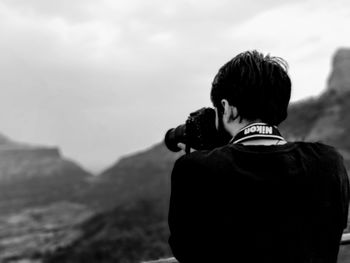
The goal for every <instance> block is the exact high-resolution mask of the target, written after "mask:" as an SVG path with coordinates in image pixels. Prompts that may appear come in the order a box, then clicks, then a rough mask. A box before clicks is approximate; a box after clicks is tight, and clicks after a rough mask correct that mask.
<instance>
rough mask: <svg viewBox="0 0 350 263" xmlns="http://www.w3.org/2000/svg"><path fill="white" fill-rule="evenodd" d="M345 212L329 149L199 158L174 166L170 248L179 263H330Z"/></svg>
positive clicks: (250, 149)
mask: <svg viewBox="0 0 350 263" xmlns="http://www.w3.org/2000/svg"><path fill="white" fill-rule="evenodd" d="M348 205H349V180H348V176H347V172H346V169H345V167H344V164H343V159H342V157H341V156H340V155H339V154H338V153H337V151H336V150H335V149H334V148H333V147H330V146H327V145H324V144H321V143H304V142H296V143H287V144H285V145H274V146H257V145H256V146H243V145H240V144H234V145H232V144H231V145H227V146H224V147H221V148H217V149H215V150H213V151H197V152H193V153H191V154H188V155H184V156H183V157H181V158H180V159H178V160H177V161H176V163H175V165H174V169H173V172H172V179H171V198H170V209H169V227H170V232H171V236H170V238H169V244H170V247H171V249H172V251H173V254H174V256H175V257H176V258H177V259H178V260H179V262H180V263H187V262H188V263H195V262H198V263H202V262H218V263H219V262H247V263H250V262H252V263H253V262H254V263H257V262H269V263H274V262H276V263H277V262H278V263H299V262H303V263H304V262H305V263H306V262H309V263H311V262H312V263H315V262H317V263H320V262H327V263H335V262H336V258H337V254H338V250H339V241H340V239H341V235H342V232H343V229H344V228H345V227H346V226H347V215H348Z"/></svg>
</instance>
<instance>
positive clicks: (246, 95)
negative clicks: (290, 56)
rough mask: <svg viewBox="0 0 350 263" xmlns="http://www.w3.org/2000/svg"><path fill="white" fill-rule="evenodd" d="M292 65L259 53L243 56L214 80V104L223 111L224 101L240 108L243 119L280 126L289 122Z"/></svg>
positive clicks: (247, 52) (239, 111) (235, 58)
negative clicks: (289, 70) (284, 122)
mask: <svg viewBox="0 0 350 263" xmlns="http://www.w3.org/2000/svg"><path fill="white" fill-rule="evenodd" d="M287 70H288V64H287V62H286V61H284V60H283V59H281V58H278V57H270V55H266V56H264V55H263V54H261V53H259V52H258V51H256V50H254V51H246V52H243V53H241V54H239V55H237V56H236V57H234V58H233V59H232V60H230V61H229V62H227V63H226V64H225V65H223V66H222V67H221V68H220V70H219V72H218V73H217V75H216V76H215V78H214V81H213V84H212V89H211V101H212V103H213V105H214V107H216V108H218V110H219V111H222V106H221V100H222V99H226V100H227V101H228V102H229V104H230V105H232V106H235V107H237V110H238V113H239V115H240V118H241V119H242V118H244V119H247V120H256V119H260V120H261V121H263V122H266V123H268V124H270V125H278V124H280V123H281V122H282V121H283V120H285V119H286V118H287V108H288V104H289V100H290V95H291V81H290V78H289V76H288V74H287Z"/></svg>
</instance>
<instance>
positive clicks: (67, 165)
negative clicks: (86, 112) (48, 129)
mask: <svg viewBox="0 0 350 263" xmlns="http://www.w3.org/2000/svg"><path fill="white" fill-rule="evenodd" d="M90 176H91V175H90V174H89V173H88V172H86V171H85V170H84V169H82V168H81V167H80V166H79V165H78V164H76V163H74V162H72V161H69V160H67V159H65V158H63V157H62V156H61V154H60V152H59V149H58V148H50V147H42V146H32V145H27V144H23V143H17V142H14V141H12V140H10V139H8V138H7V137H5V136H3V135H0V212H1V214H5V213H10V212H18V211H19V210H20V209H24V208H28V207H33V206H37V205H40V206H41V205H46V204H50V203H52V202H56V201H64V200H66V201H68V200H75V199H78V197H79V195H80V192H81V191H82V189H84V188H86V187H87V186H88V182H87V179H88V178H90Z"/></svg>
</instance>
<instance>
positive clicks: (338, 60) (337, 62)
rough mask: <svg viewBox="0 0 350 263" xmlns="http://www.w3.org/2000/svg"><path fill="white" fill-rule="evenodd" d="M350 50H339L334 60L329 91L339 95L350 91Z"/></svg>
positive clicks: (329, 80)
mask: <svg viewBox="0 0 350 263" xmlns="http://www.w3.org/2000/svg"><path fill="white" fill-rule="evenodd" d="M349 73H350V49H347V48H342V49H339V50H338V51H337V52H336V54H335V56H334V58H333V72H332V73H331V75H330V77H329V79H328V89H329V90H331V91H335V92H337V93H343V92H347V91H350V74H349Z"/></svg>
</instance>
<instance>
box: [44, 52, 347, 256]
mask: <svg viewBox="0 0 350 263" xmlns="http://www.w3.org/2000/svg"><path fill="white" fill-rule="evenodd" d="M347 69H349V70H347ZM347 72H350V50H349V49H340V50H339V51H337V52H336V54H335V56H334V59H333V71H332V73H331V74H330V77H329V80H328V88H327V90H326V91H324V93H323V94H321V95H320V96H318V97H315V98H309V99H306V100H304V101H300V102H297V103H294V104H292V105H290V108H289V117H288V119H287V120H286V121H285V122H284V123H283V125H281V127H280V128H281V132H282V134H283V135H284V136H285V137H286V138H287V139H288V140H289V141H296V140H307V141H322V142H324V143H327V144H331V145H333V146H335V147H336V148H337V149H338V150H339V151H340V152H341V153H342V154H343V156H344V159H345V162H346V165H347V168H348V169H349V168H350V137H348V136H347V135H348V134H349V132H350V115H348V112H350V85H349V83H350V75H349V74H347ZM178 157H179V154H174V153H172V152H170V151H169V150H167V149H166V147H165V146H164V144H163V143H159V144H157V145H155V146H153V147H152V148H150V149H148V150H145V151H143V152H140V153H136V154H134V155H131V156H128V157H125V158H122V159H120V160H119V161H118V162H116V163H115V164H114V165H112V166H111V167H110V168H108V169H107V170H105V171H104V172H103V173H102V174H101V175H100V176H99V177H97V178H96V179H95V180H94V182H93V183H92V185H91V188H90V189H89V191H88V194H87V195H86V200H88V202H90V203H93V204H94V206H96V207H100V208H101V209H111V208H112V207H114V206H117V207H116V208H114V209H111V210H110V211H107V212H104V213H102V214H100V215H98V216H96V217H94V218H93V219H91V220H90V221H87V222H85V224H84V225H82V226H81V229H83V232H84V233H85V234H86V235H85V236H84V237H82V238H81V239H79V240H77V242H75V243H74V244H73V245H71V246H69V247H67V248H63V249H62V250H60V251H59V252H57V253H52V254H50V255H48V257H47V258H46V262H125V263H129V262H140V261H141V260H145V259H149V258H151V257H150V255H149V254H147V251H152V255H154V256H153V258H154V259H156V258H157V257H158V256H162V255H166V254H167V253H169V250H168V249H169V248H168V246H167V243H166V242H167V241H166V236H167V231H168V230H167V227H166V219H167V209H168V200H169V195H170V174H171V170H172V166H173V164H174V161H175V160H176V159H177V158H178ZM145 204H147V206H145ZM145 207H147V209H145ZM128 216H130V218H129V219H128V218H127V217H128ZM150 218H154V220H153V221H147V220H149V219H150ZM124 220H125V221H124ZM144 220H146V221H147V224H146V225H147V226H146V225H145V224H144V222H145V221H144ZM122 225H124V227H122ZM149 225H151V226H152V227H148V226H149ZM164 226H165V227H164ZM123 229H124V230H125V229H126V230H127V231H126V232H125V231H124V230H123ZM144 235H146V237H147V236H148V237H152V239H147V238H146V237H145V236H144ZM121 238H122V239H123V241H121ZM139 240H142V242H143V244H140V242H138V241H139ZM150 240H152V241H151V243H152V244H159V245H155V246H151V247H150V246H149V245H150V244H149V242H150ZM103 247H105V248H106V249H105V250H104V249H103ZM104 251H105V253H104ZM342 251H343V253H345V252H346V251H347V248H346V249H345V250H344V249H343V250H342ZM344 251H345V252H344ZM346 253H347V252H346ZM156 255H157V256H156ZM344 255H345V254H344ZM73 259H74V260H73ZM86 259H90V260H91V261H86ZM342 260H343V259H342ZM341 262H346V260H343V261H341Z"/></svg>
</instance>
